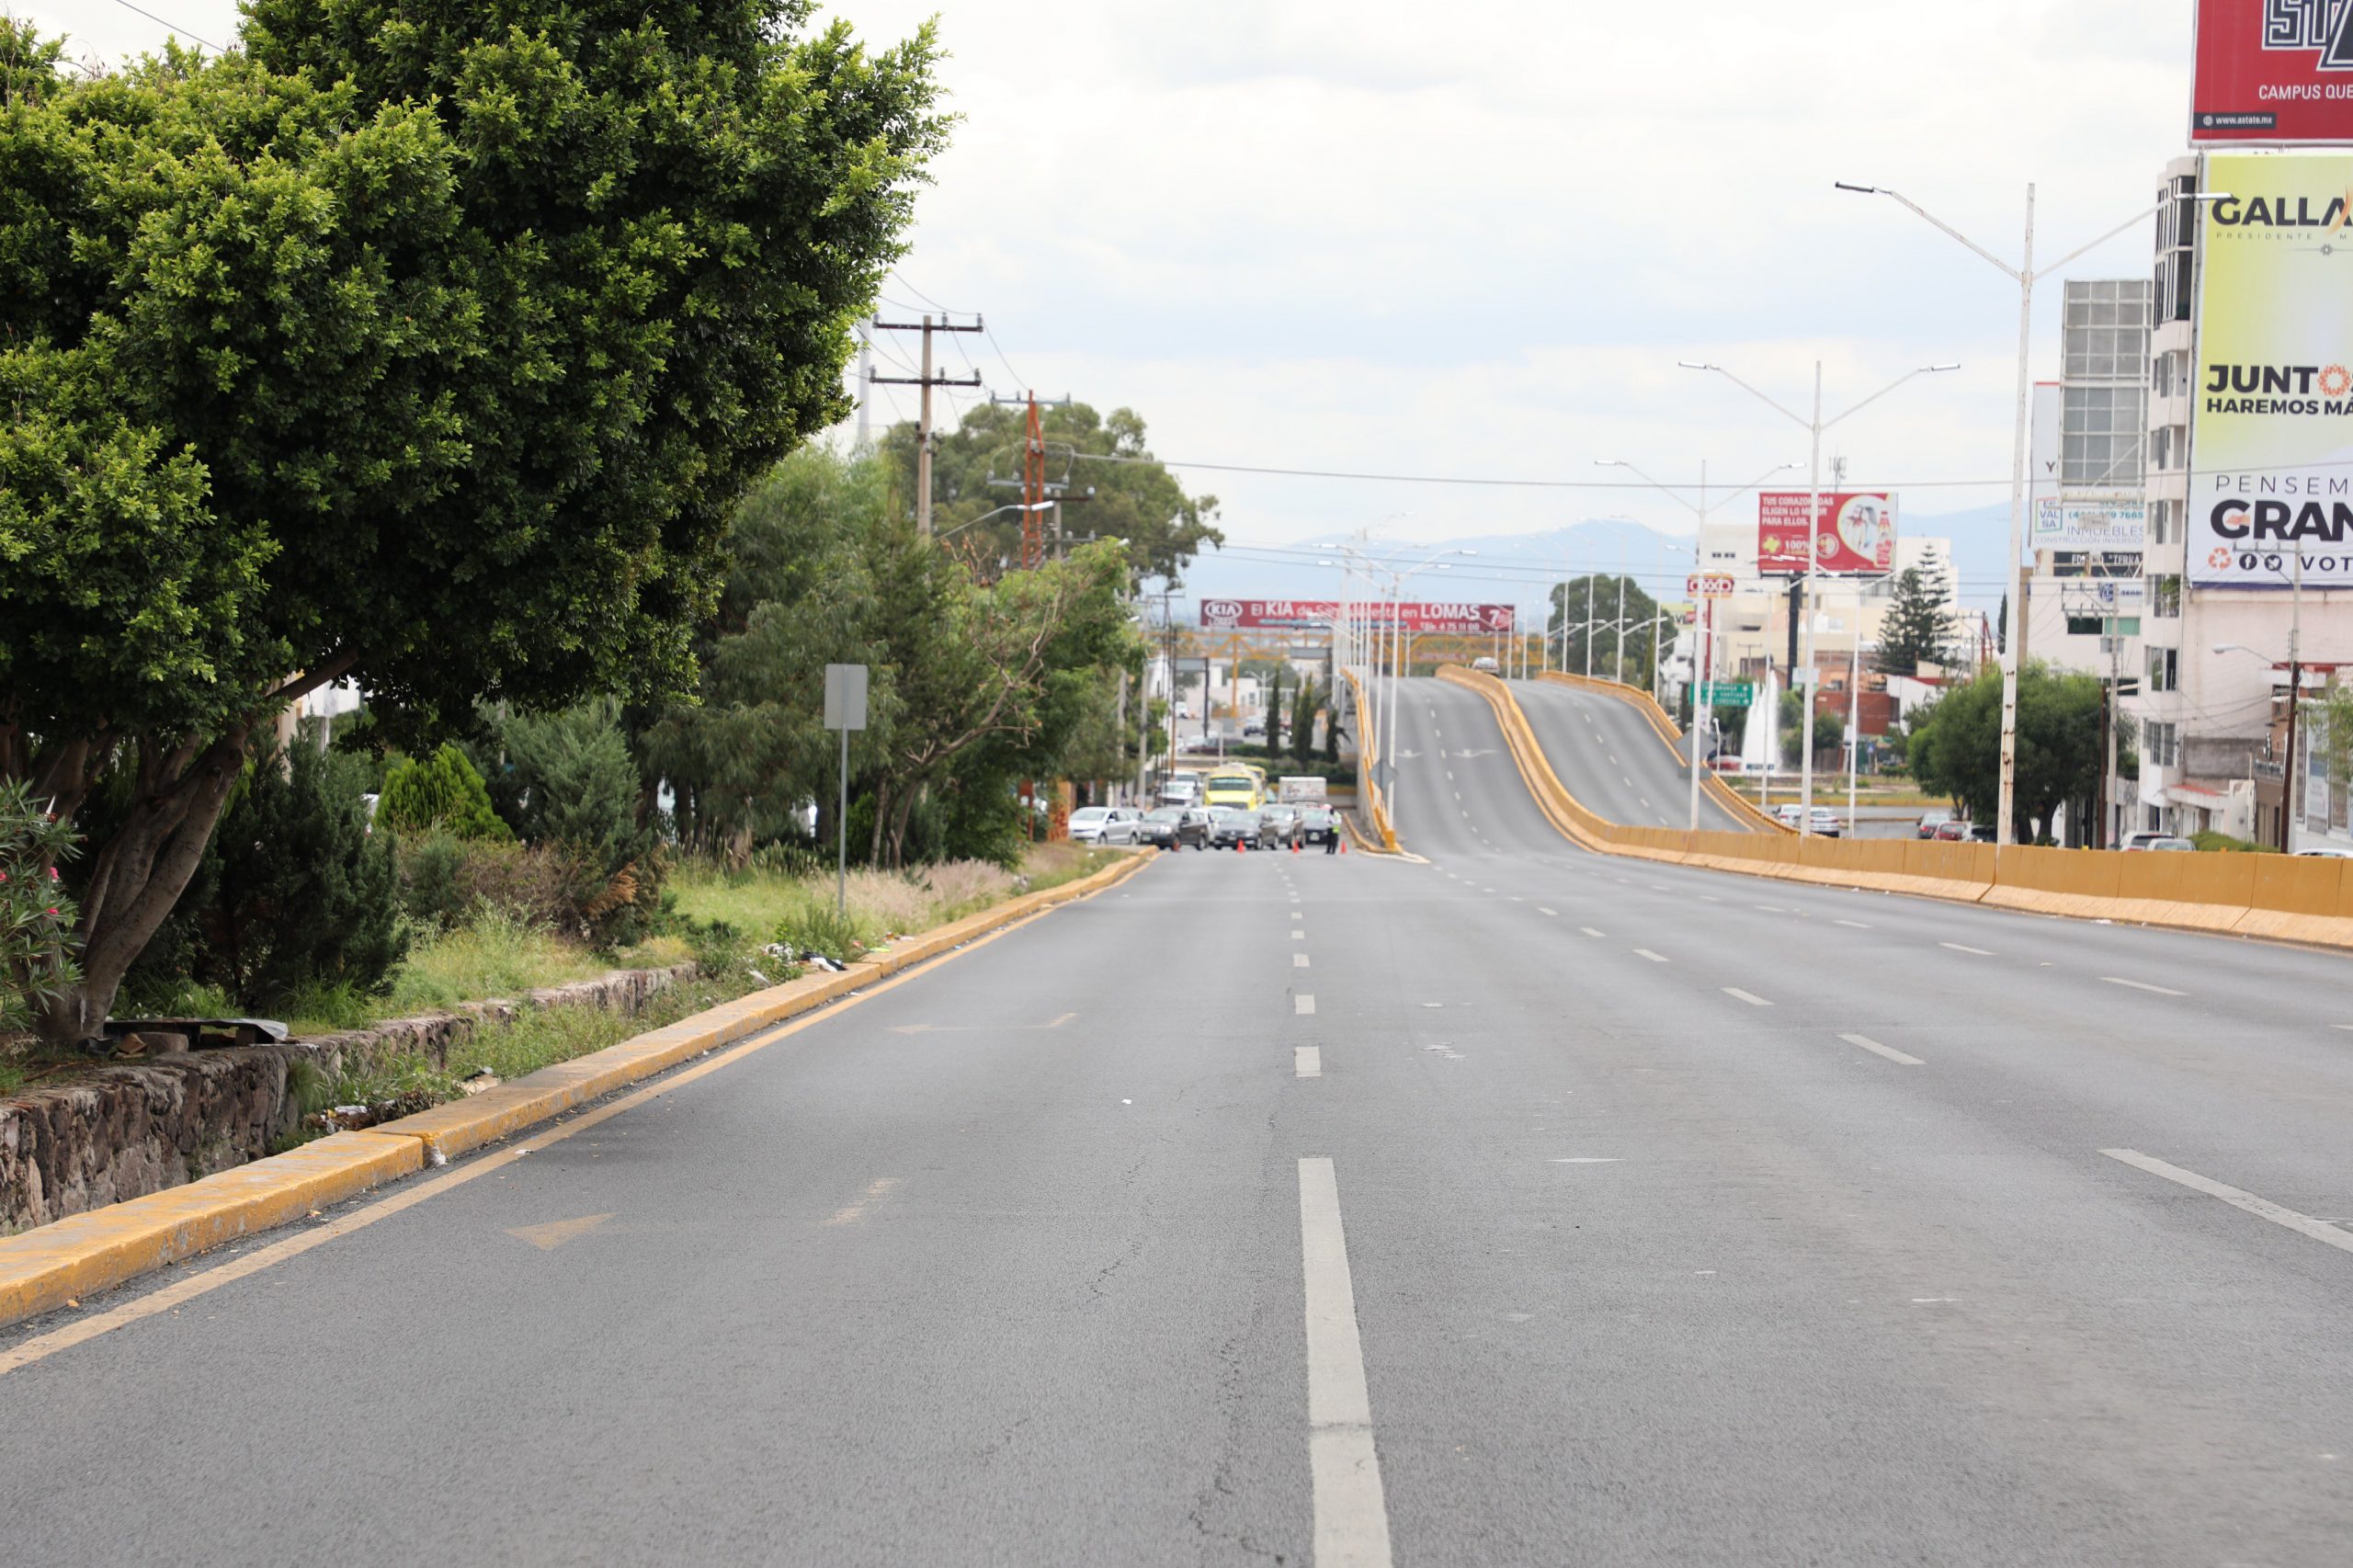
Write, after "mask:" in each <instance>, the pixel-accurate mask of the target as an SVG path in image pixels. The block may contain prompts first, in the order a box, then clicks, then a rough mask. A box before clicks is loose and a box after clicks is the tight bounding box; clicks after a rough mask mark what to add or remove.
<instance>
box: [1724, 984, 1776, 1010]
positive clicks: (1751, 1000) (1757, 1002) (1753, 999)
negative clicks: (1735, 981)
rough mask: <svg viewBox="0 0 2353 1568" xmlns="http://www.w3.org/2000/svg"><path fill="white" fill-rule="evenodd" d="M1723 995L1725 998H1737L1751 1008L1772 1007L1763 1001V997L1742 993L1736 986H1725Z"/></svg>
mask: <svg viewBox="0 0 2353 1568" xmlns="http://www.w3.org/2000/svg"><path fill="white" fill-rule="evenodd" d="M1724 994H1725V995H1727V996H1737V997H1739V998H1740V999H1741V1000H1742V1001H1744V1002H1745V1003H1747V1004H1748V1005H1749V1006H1752V1007H1769V1006H1772V1005H1773V1004H1772V1003H1770V1002H1768V1001H1767V1000H1765V998H1764V997H1762V996H1759V995H1758V994H1756V993H1755V992H1754V991H1743V990H1742V989H1741V988H1740V987H1739V986H1737V985H1727V986H1725V987H1724Z"/></svg>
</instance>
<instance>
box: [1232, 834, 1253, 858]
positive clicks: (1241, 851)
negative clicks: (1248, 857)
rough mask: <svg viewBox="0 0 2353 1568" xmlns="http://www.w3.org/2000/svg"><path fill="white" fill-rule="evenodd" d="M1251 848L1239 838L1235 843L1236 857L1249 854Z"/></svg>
mask: <svg viewBox="0 0 2353 1568" xmlns="http://www.w3.org/2000/svg"><path fill="white" fill-rule="evenodd" d="M1249 848H1250V846H1248V845H1246V844H1245V843H1243V842H1242V840H1240V839H1238V838H1237V839H1235V840H1234V841H1233V852H1234V853H1235V854H1236V855H1245V854H1247V853H1249Z"/></svg>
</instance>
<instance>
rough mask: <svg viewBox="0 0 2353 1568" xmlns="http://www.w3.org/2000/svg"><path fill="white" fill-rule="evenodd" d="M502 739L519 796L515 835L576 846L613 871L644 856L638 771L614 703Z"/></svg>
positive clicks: (536, 721) (531, 722)
mask: <svg viewBox="0 0 2353 1568" xmlns="http://www.w3.org/2000/svg"><path fill="white" fill-rule="evenodd" d="M505 739H506V752H507V756H508V759H509V762H510V764H511V766H512V767H513V768H514V782H515V784H516V786H517V791H518V799H517V806H516V813H517V820H516V827H517V831H518V832H520V833H521V835H523V836H524V837H525V838H527V839H529V840H530V841H531V842H532V843H534V844H545V843H562V844H573V845H577V846H580V847H581V848H584V849H589V850H593V851H595V852H597V855H598V856H600V857H601V858H603V859H604V861H605V863H606V864H607V865H608V867H614V868H618V867H620V866H622V865H624V864H627V863H629V862H631V861H634V860H636V859H638V858H640V857H641V856H642V854H643V853H644V851H645V849H646V847H647V843H646V840H647V838H648V837H649V835H647V834H646V833H645V831H644V830H643V829H642V828H641V827H640V826H639V825H638V821H637V802H638V778H637V765H636V763H635V762H633V761H631V758H630V754H629V742H628V741H627V740H626V739H625V738H624V737H623V736H622V734H621V729H620V722H619V721H618V719H617V717H616V710H615V707H614V705H613V704H612V703H611V702H609V701H599V702H592V703H589V704H587V705H585V706H584V707H580V708H574V709H573V710H569V711H568V712H563V713H555V714H550V715H548V716H546V717H544V718H521V719H517V720H514V721H512V722H509V723H508V724H507V725H506V731H505Z"/></svg>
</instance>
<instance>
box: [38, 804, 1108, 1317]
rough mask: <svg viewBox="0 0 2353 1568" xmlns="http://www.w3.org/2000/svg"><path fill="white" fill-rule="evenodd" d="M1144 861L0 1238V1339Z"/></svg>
mask: <svg viewBox="0 0 2353 1568" xmlns="http://www.w3.org/2000/svg"><path fill="white" fill-rule="evenodd" d="M1153 858H1154V852H1153V851H1150V850H1145V851H1142V852H1139V853H1137V854H1133V855H1131V856H1129V857H1128V858H1124V859H1122V860H1120V862H1119V863H1118V864H1116V865H1112V866H1107V867H1105V868H1104V869H1102V870H1099V871H1097V872H1095V873H1094V874H1093V875H1091V876H1086V877H1082V878H1080V879H1079V880H1078V881H1074V882H1067V883H1064V884H1063V886H1061V887H1056V888H1047V889H1045V890H1043V891H1042V892H1030V893H1023V894H1021V895H1020V896H1018V897H1017V898H1011V899H1007V900H1006V902H1005V903H1001V904H997V905H995V907H993V908H990V909H984V910H983V911H981V912H980V913H979V914H977V915H967V916H965V917H964V918H963V919H961V920H957V921H952V922H950V923H949V924H948V925H946V926H940V927H938V929H937V930H933V931H926V932H925V933H924V934H922V935H921V936H919V937H912V938H910V939H909V940H907V941H904V942H902V943H900V944H898V945H897V946H896V947H894V948H892V949H891V950H890V951H889V952H887V953H884V954H882V955H881V957H880V958H878V959H876V960H873V961H872V962H870V963H856V964H852V965H850V966H849V968H848V969H847V971H844V972H842V973H839V974H831V973H827V974H813V975H807V976H804V977H802V978H801V979H800V980H795V981H790V982H788V983H785V984H783V985H773V986H770V987H769V988H768V989H767V990H766V991H758V992H755V993H753V994H751V995H749V996H741V997H738V998H736V999H735V1000H734V1001H733V1002H727V1003H722V1005H720V1006H716V1007H712V1008H710V1009H708V1010H706V1011H704V1012H700V1013H697V1014H695V1015H694V1016H693V1017H688V1018H681V1019H679V1020H678V1021H677V1022H676V1023H675V1024H671V1025H669V1026H667V1027H666V1028H658V1029H653V1030H649V1031H648V1032H646V1033H644V1034H642V1035H638V1036H636V1037H634V1038H633V1039H631V1040H623V1041H622V1042H621V1043H620V1044H619V1045H615V1046H609V1047H608V1048H607V1049H605V1050H603V1051H594V1052H592V1053H590V1054H589V1055H586V1056H582V1057H576V1058H574V1060H572V1061H570V1062H558V1063H556V1064H555V1065H554V1066H552V1067H545V1068H541V1069H540V1071H539V1072H537V1073H533V1074H530V1075H529V1076H528V1077H524V1078H517V1080H515V1082H513V1083H511V1084H505V1085H500V1086H499V1087H498V1088H495V1089H493V1090H490V1091H489V1092H488V1093H486V1094H482V1095H478V1096H474V1097H473V1098H472V1099H465V1100H453V1101H451V1102H450V1103H449V1104H448V1105H443V1106H436V1107H434V1108H432V1109H431V1110H427V1111H421V1112H419V1113H418V1114H416V1115H415V1116H407V1117H403V1118H401V1119H399V1120H397V1121H388V1122H385V1123H383V1124H382V1125H381V1126H378V1127H372V1128H369V1130H368V1131H364V1132H337V1133H334V1134H332V1135H330V1136H328V1137H325V1138H322V1139H320V1140H318V1141H317V1142H313V1143H305V1144H303V1145H302V1146H301V1148H299V1149H292V1150H290V1151H288V1152H287V1153H283V1154H273V1155H271V1156H269V1157H268V1158H267V1159H263V1160H256V1161H255V1162H253V1164H251V1165H240V1166H238V1167H237V1168H236V1169H235V1170H233V1171H222V1173H220V1174H219V1175H217V1176H206V1177H204V1178H203V1179H202V1180H200V1181H193V1182H189V1183H188V1184H187V1185H186V1186H184V1187H172V1188H170V1189H169V1190H167V1191H164V1192H157V1193H151V1194H149V1195H148V1196H146V1197H144V1198H134V1199H131V1200H130V1201H129V1202H127V1203H117V1204H114V1205H112V1206H111V1207H108V1208H106V1209H99V1210H93V1211H92V1212H90V1213H87V1214H76V1215H74V1216H73V1217H71V1218H69V1219H64V1220H59V1221H55V1222H53V1223H51V1224H47V1225H42V1226H39V1227H37V1228H36V1229H33V1230H30V1231H27V1232H25V1233H22V1234H20V1235H15V1236H8V1237H5V1238H0V1328H5V1327H6V1326H7V1325H9V1324H15V1323H21V1322H23V1321H24V1320H25V1319H26V1318H28V1317H32V1316H35V1315H37V1314H38V1313H40V1312H51V1311H53V1310H54V1309H56V1308H59V1307H63V1306H67V1305H70V1304H73V1303H74V1302H76V1301H80V1299H81V1298H83V1297H85V1296H87V1295H90V1294H93V1293H94V1292H96V1291H99V1290H107V1289H108V1288H109V1287H112V1286H116V1285H120V1284H122V1283H124V1282H125V1281H126V1280H130V1279H133V1278H137V1277H139V1276H140V1275H142V1274H145V1273H148V1272H150V1271H152V1270H153V1269H157V1268H161V1267H164V1266H165V1265H166V1264H172V1263H177V1262H180V1261H181V1260H182V1259H185V1258H189V1257H193V1256H197V1255H198V1254H199V1253H202V1252H205V1251H208V1250H209V1249H210V1248H212V1247H216V1246H219V1245H221V1244H222V1243H224V1242H231V1241H234V1240H236V1239H237V1238H238V1237H240V1236H248V1235H252V1234H253V1233H256V1232H258V1231H266V1230H268V1229H270V1228H271V1227H272V1226H275V1225H282V1224H284V1223H286V1222H287V1221H290V1220H299V1219H301V1218H303V1217H304V1216H306V1215H308V1214H309V1213H311V1211H312V1210H316V1209H321V1208H324V1207H325V1206H326V1205H328V1204H331V1203H336V1202H340V1201H342V1200H343V1199H347V1198H349V1197H351V1196H353V1195H354V1194H356V1193H360V1192H364V1191H366V1190H368V1189H369V1187H379V1186H381V1185H382V1184H383V1183H385V1182H388V1181H392V1180H396V1179H398V1178H399V1177H401V1176H411V1175H414V1174H415V1173H416V1172H417V1171H420V1170H422V1169H424V1168H425V1167H426V1165H438V1164H440V1163H441V1162H442V1161H444V1160H446V1159H448V1158H449V1156H451V1155H453V1154H459V1153H464V1152H466V1151H467V1150H470V1149H477V1148H480V1147H482V1146H483V1144H485V1143H489V1142H494V1141H496V1140H498V1139H500V1138H505V1137H507V1136H509V1135H511V1134H513V1133H516V1132H519V1131H524V1130H525V1129H527V1128H529V1127H533V1126H536V1125H538V1124H539V1123H540V1122H542V1121H546V1120H548V1119H550V1118H551V1117H555V1116H558V1115H561V1114H562V1113H563V1112H564V1111H566V1110H569V1109H571V1108H573V1107H574V1106H578V1105H583V1104H585V1103H586V1102H588V1101H590V1100H593V1099H597V1098H598V1097H600V1096H604V1095H607V1094H609V1093H611V1092H612V1091H613V1090H615V1089H618V1088H622V1087H625V1086H627V1085H631V1084H634V1083H637V1082H639V1081H641V1080H642V1079H646V1078H651V1077H653V1076H654V1075H655V1074H660V1073H664V1072H667V1071H668V1070H669V1069H670V1068H672V1067H675V1066H676V1065H677V1064H678V1063H680V1062H685V1061H688V1060H689V1059H690V1058H693V1057H697V1056H700V1055H704V1054H706V1053H707V1052H710V1051H717V1050H719V1049H721V1048H722V1047H723V1046H728V1045H733V1043H735V1042H736V1041H737V1040H743V1039H745V1037H746V1036H749V1035H754V1034H757V1033H758V1032H759V1031H760V1030H762V1029H764V1028H769V1027H770V1026H772V1025H775V1024H778V1023H781V1022H783V1021H784V1020H785V1019H787V1018H790V1017H797V1016H798V1015H800V1014H802V1013H807V1012H812V1011H813V1010H815V1009H816V1008H819V1007H823V1006H826V1005H827V1004H828V1003H832V1002H835V1001H839V1000H840V999H841V998H843V997H845V996H847V995H849V994H851V993H853V992H856V991H858V990H861V989H863V988H864V987H866V986H870V985H871V984H873V983H875V982H876V981H878V980H882V979H887V978H888V977H890V976H892V975H894V974H897V973H900V972H901V971H904V970H909V969H913V968H915V966H916V965H918V964H923V963H927V962H929V961H930V960H933V959H936V958H938V957H940V956H941V955H943V954H945V953H948V952H949V951H951V950H953V949H956V948H959V947H961V946H962V945H963V944H964V943H966V942H970V941H972V939H973V938H974V937H982V936H985V935H987V934H988V933H989V932H992V931H995V930H1000V929H1002V928H1004V927H1005V926H1011V925H1014V924H1017V922H1019V921H1023V920H1027V919H1029V917H1030V916H1032V915H1040V914H1043V913H1044V912H1046V911H1047V910H1050V909H1052V908H1054V907H1055V906H1056V905H1058V904H1063V903H1070V902H1071V901H1073V900H1074V899H1081V898H1086V897H1088V896H1090V895H1091V894H1094V893H1097V892H1101V891H1103V890H1104V889H1105V888H1108V887H1110V886H1112V885H1114V884H1115V883H1118V882H1120V881H1125V880H1126V879H1127V878H1129V877H1131V876H1133V875H1134V874H1135V873H1136V872H1138V871H1140V870H1142V869H1143V868H1144V867H1145V866H1146V865H1149V864H1150V863H1151V861H1152V860H1153Z"/></svg>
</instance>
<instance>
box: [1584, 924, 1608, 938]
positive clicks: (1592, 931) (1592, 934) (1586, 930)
mask: <svg viewBox="0 0 2353 1568" xmlns="http://www.w3.org/2000/svg"><path fill="white" fill-rule="evenodd" d="M1577 929H1578V930H1580V931H1582V932H1584V933H1585V934H1586V936H1588V937H1607V936H1608V934H1609V933H1608V932H1607V931H1597V930H1595V929H1594V928H1593V927H1592V926H1578V927H1577Z"/></svg>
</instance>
